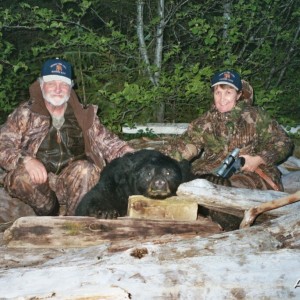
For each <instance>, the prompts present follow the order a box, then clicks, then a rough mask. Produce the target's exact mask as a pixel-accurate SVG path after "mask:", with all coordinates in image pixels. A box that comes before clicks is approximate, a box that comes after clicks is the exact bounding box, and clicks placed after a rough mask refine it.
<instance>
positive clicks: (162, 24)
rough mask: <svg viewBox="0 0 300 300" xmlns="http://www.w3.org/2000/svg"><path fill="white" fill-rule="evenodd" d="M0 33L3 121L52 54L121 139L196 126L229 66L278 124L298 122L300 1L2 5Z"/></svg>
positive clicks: (61, 0) (67, 0) (78, 0)
mask: <svg viewBox="0 0 300 300" xmlns="http://www.w3.org/2000/svg"><path fill="white" fill-rule="evenodd" d="M0 28H1V31H0V46H1V53H0V62H1V65H0V86H1V87H0V124H2V123H3V122H4V121H5V120H6V118H7V115H8V114H9V113H10V112H11V111H12V110H13V109H14V108H15V107H16V106H17V105H18V104H19V103H20V102H22V101H25V100H27V99H28V88H29V86H30V84H31V83H32V82H34V80H36V78H37V77H38V76H39V75H40V69H41V66H42V64H43V62H44V61H45V60H46V59H48V58H54V57H60V58H64V59H66V60H68V61H69V62H70V63H71V64H72V65H73V67H74V76H75V82H76V85H75V90H76V92H77V94H78V95H79V97H80V99H81V101H82V103H83V104H84V105H87V104H89V103H93V104H97V105H98V106H99V117H100V118H101V121H102V123H103V124H105V125H106V126H108V127H109V128H110V129H111V130H113V131H115V132H117V133H120V132H121V127H122V126H124V125H129V126H132V125H133V124H134V123H139V124H142V123H146V122H177V123H179V122H186V123H188V122H190V121H192V120H193V119H195V118H196V117H198V116H199V115H201V114H203V113H204V112H205V111H206V110H207V109H208V108H209V107H210V105H211V99H212V96H211V91H210V78H211V76H212V75H213V73H214V72H215V71H217V70H221V69H224V68H229V69H235V70H237V71H238V72H240V73H241V74H242V77H243V78H244V79H246V80H248V81H249V82H250V83H251V85H252V86H253V88H254V91H255V105H259V106H261V107H263V108H264V109H265V110H267V111H268V112H269V113H270V114H271V115H272V116H273V117H274V118H276V119H277V120H278V121H279V123H280V124H282V125H284V126H295V125H299V124H300V101H299V100H300V99H299V98H300V58H299V45H300V39H299V34H300V6H299V0H285V1H281V0H274V1H271V0H247V1H244V0H239V1H233V0H231V1H230V0H223V1H219V0H205V1H199V0H126V1H125V0H93V1H88V0H49V1H38V0H27V1H15V0H1V3H0Z"/></svg>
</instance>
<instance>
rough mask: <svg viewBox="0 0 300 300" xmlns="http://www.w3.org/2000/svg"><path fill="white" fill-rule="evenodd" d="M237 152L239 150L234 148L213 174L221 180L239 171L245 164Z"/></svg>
mask: <svg viewBox="0 0 300 300" xmlns="http://www.w3.org/2000/svg"><path fill="white" fill-rule="evenodd" d="M239 152H240V149H239V148H235V149H234V150H233V151H232V152H231V153H229V154H228V156H227V157H226V158H225V159H224V161H223V162H222V164H221V166H220V167H219V168H217V170H216V171H215V174H216V175H217V176H219V177H222V178H230V177H231V176H232V175H233V174H234V173H235V172H237V171H239V170H240V168H241V167H242V166H243V165H244V164H245V158H244V157H239Z"/></svg>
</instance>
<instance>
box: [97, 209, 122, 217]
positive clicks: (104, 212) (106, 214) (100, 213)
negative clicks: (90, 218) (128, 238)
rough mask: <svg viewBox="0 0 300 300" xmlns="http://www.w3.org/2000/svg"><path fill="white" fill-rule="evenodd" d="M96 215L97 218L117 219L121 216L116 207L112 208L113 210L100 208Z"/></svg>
mask: <svg viewBox="0 0 300 300" xmlns="http://www.w3.org/2000/svg"><path fill="white" fill-rule="evenodd" d="M95 217H96V218H97V219H117V218H118V217H120V214H119V213H118V212H117V211H116V210H114V209H112V210H99V211H98V212H97V215H96V216H95Z"/></svg>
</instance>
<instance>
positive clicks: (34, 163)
mask: <svg viewBox="0 0 300 300" xmlns="http://www.w3.org/2000/svg"><path fill="white" fill-rule="evenodd" d="M23 164H24V166H25V169H26V171H27V172H28V173H29V176H30V179H31V181H32V182H33V183H34V184H42V183H45V182H46V181H47V177H48V174H47V171H46V169H45V167H44V165H43V164H42V163H41V162H40V161H39V160H37V159H35V158H32V157H25V158H24V161H23Z"/></svg>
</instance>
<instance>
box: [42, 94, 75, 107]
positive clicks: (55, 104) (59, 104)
mask: <svg viewBox="0 0 300 300" xmlns="http://www.w3.org/2000/svg"><path fill="white" fill-rule="evenodd" d="M42 93H43V97H44V99H45V100H46V101H47V102H49V103H50V104H52V105H53V106H61V105H63V104H64V103H66V102H67V101H68V100H69V98H70V94H69V95H65V96H64V97H63V98H61V99H60V100H59V101H57V100H54V99H53V98H52V97H51V96H50V95H49V94H48V95H47V94H46V93H45V92H44V91H43V90H42Z"/></svg>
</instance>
